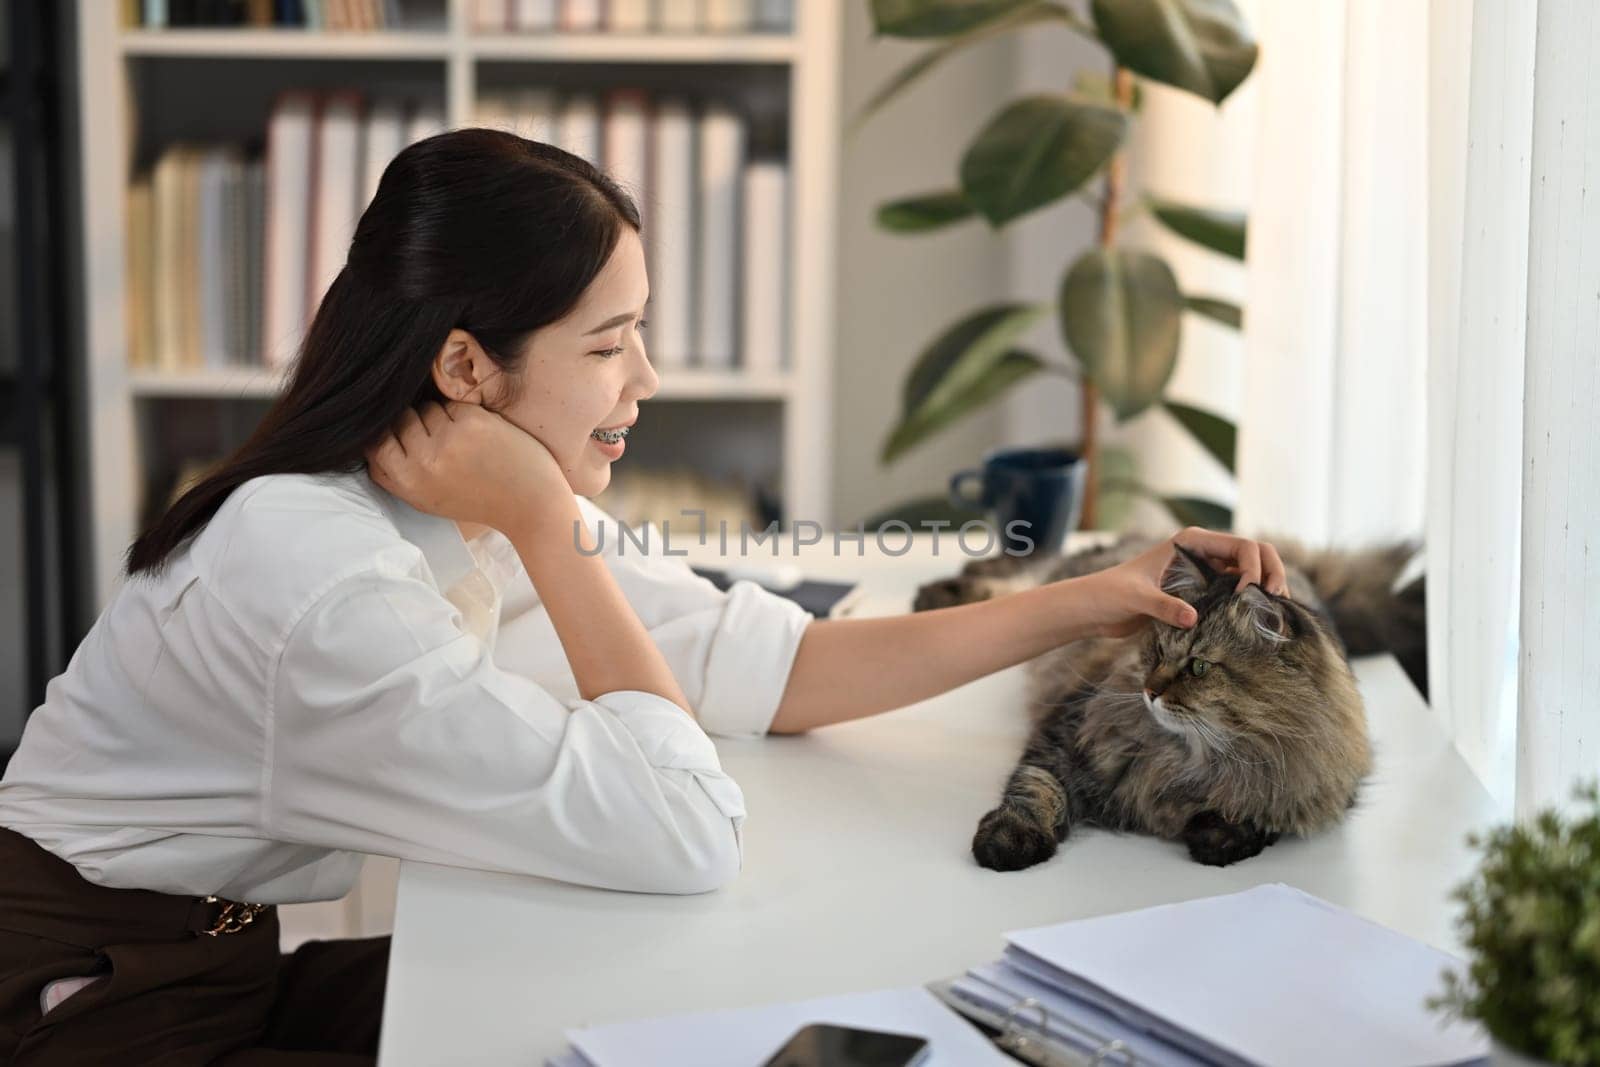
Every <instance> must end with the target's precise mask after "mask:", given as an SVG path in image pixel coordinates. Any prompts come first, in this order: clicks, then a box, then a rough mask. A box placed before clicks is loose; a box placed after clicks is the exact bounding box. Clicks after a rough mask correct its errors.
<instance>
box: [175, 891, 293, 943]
mask: <svg viewBox="0 0 1600 1067" xmlns="http://www.w3.org/2000/svg"><path fill="white" fill-rule="evenodd" d="M199 904H200V905H203V907H200V906H197V908H196V909H195V910H196V911H198V913H199V914H198V915H195V913H194V912H191V917H192V918H194V919H196V920H197V923H196V924H191V926H190V929H191V930H193V931H194V932H195V933H199V934H205V935H206V936H208V937H219V936H221V935H222V934H237V933H240V932H242V931H243V930H244V928H245V927H247V926H249V925H250V924H251V923H253V922H255V921H256V916H257V915H260V914H261V913H262V912H264V911H266V910H267V909H268V908H271V907H272V906H273V905H271V904H245V903H242V902H240V901H237V900H224V899H222V898H221V897H217V896H209V897H201V898H200V901H199ZM208 912H209V918H208Z"/></svg>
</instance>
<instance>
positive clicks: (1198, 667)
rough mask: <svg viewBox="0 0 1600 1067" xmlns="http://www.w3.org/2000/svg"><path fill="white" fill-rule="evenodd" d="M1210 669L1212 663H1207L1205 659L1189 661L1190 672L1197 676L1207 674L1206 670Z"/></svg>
mask: <svg viewBox="0 0 1600 1067" xmlns="http://www.w3.org/2000/svg"><path fill="white" fill-rule="evenodd" d="M1210 669H1211V664H1209V663H1207V662H1206V661H1205V660H1203V659H1192V660H1190V661H1189V673H1190V674H1192V675H1194V676H1195V677H1196V678H1198V677H1200V676H1201V675H1203V674H1205V673H1206V671H1209V670H1210Z"/></svg>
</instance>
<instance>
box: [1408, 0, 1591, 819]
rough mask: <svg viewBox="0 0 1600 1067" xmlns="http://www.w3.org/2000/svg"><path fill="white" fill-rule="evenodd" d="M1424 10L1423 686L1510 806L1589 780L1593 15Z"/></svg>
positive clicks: (1565, 2)
mask: <svg viewBox="0 0 1600 1067" xmlns="http://www.w3.org/2000/svg"><path fill="white" fill-rule="evenodd" d="M1430 16H1431V25H1430V43H1429V50H1428V54H1429V61H1430V78H1429V98H1430V100H1429V103H1430V111H1431V113H1432V119H1433V128H1432V137H1431V140H1430V143H1429V187H1430V205H1429V206H1430V219H1429V242H1428V244H1429V260H1430V273H1431V277H1430V283H1431V284H1430V289H1429V296H1430V305H1431V315H1430V322H1431V326H1432V329H1431V333H1430V358H1429V378H1430V388H1429V400H1430V403H1431V405H1432V420H1431V421H1432V432H1431V433H1430V440H1429V462H1430V485H1429V496H1428V504H1429V516H1428V569H1429V575H1430V582H1429V603H1428V610H1429V616H1430V634H1429V638H1430V641H1429V657H1430V665H1429V668H1430V669H1429V674H1430V685H1431V688H1432V692H1433V697H1434V706H1435V707H1436V708H1437V709H1438V711H1439V713H1440V714H1441V715H1442V716H1444V718H1445V721H1446V722H1447V723H1448V725H1449V726H1450V728H1451V729H1452V731H1453V733H1454V736H1455V739H1456V744H1457V747H1458V748H1459V749H1460V750H1461V752H1462V754H1463V755H1464V756H1465V757H1466V758H1467V760H1468V762H1469V763H1471V764H1472V766H1473V768H1474V770H1476V771H1477V772H1478V774H1479V775H1480V777H1482V778H1483V780H1484V783H1485V784H1486V786H1488V788H1489V790H1490V792H1491V793H1493V794H1494V795H1495V796H1496V797H1497V798H1498V799H1499V800H1500V801H1501V803H1502V805H1504V806H1505V807H1506V808H1507V809H1508V810H1511V811H1514V812H1515V813H1516V814H1518V815H1527V814H1529V813H1531V812H1532V811H1534V810H1535V809H1537V808H1539V807H1543V806H1545V805H1549V804H1561V803H1564V802H1565V801H1566V800H1567V799H1568V797H1569V796H1570V789H1571V786H1572V784H1573V782H1574V781H1575V780H1576V779H1578V778H1581V777H1585V776H1591V775H1594V774H1596V773H1600V691H1597V688H1596V686H1595V683H1594V681H1593V675H1594V673H1595V670H1596V667H1600V612H1597V611H1596V610H1595V608H1594V606H1593V604H1594V590H1595V589H1596V588H1597V587H1600V436H1597V431H1596V426H1597V420H1600V380H1597V378H1596V371H1595V366H1596V357H1597V349H1600V203H1595V202H1594V201H1593V198H1592V197H1590V196H1588V195H1587V188H1586V187H1587V184H1588V182H1589V181H1590V177H1589V176H1590V175H1591V174H1600V110H1597V109H1594V108H1592V107H1591V101H1593V100H1595V99H1597V96H1596V93H1597V90H1600V85H1597V84H1596V78H1595V75H1594V73H1593V64H1592V56H1593V55H1594V54H1595V53H1594V49H1595V48H1597V47H1600V18H1597V17H1596V11H1595V9H1594V7H1593V5H1592V4H1591V3H1589V0H1539V2H1538V3H1531V2H1524V0H1478V2H1476V3H1474V4H1472V5H1471V6H1470V7H1469V6H1468V5H1465V4H1459V3H1456V2H1453V0H1434V3H1433V6H1432V10H1431V12H1430Z"/></svg>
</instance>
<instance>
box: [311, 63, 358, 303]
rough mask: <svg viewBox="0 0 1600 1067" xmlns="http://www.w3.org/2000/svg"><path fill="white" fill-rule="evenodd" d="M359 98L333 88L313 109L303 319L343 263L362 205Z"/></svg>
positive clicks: (317, 301)
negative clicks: (314, 134)
mask: <svg viewBox="0 0 1600 1067" xmlns="http://www.w3.org/2000/svg"><path fill="white" fill-rule="evenodd" d="M360 142H361V97H360V95H359V94H357V93H354V92H344V91H340V92H333V93H328V94H326V95H325V96H323V97H322V98H321V107H320V108H319V109H318V112H317V123H316V148H315V150H314V151H313V153H312V158H313V159H314V160H315V164H314V166H315V178H314V180H313V185H312V202H311V216H310V246H311V248H310V259H311V262H310V266H309V268H308V271H309V274H308V277H307V279H306V284H307V286H308V288H307V289H306V309H307V319H308V321H309V319H310V317H311V316H313V315H314V314H315V313H316V309H317V307H318V306H319V305H320V304H321V303H322V296H323V294H324V293H326V292H327V291H328V286H330V285H332V284H333V281H334V279H335V278H337V277H338V276H339V271H340V270H341V269H342V268H343V267H344V261H345V258H346V257H347V256H348V255H349V254H350V239H351V238H352V237H354V236H355V231H356V220H357V219H359V218H360V217H361V207H362V205H361V204H360V203H358V202H357V198H358V197H359V196H360V187H361V173H360V166H361V155H360V147H361V145H360Z"/></svg>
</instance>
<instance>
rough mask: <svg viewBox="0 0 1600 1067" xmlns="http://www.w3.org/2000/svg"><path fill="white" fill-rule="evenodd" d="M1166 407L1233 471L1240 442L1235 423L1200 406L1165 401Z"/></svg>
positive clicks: (1202, 444)
mask: <svg viewBox="0 0 1600 1067" xmlns="http://www.w3.org/2000/svg"><path fill="white" fill-rule="evenodd" d="M1164 403H1165V406H1166V409H1167V410H1168V411H1169V412H1171V413H1172V417H1173V418H1174V419H1177V420H1178V424H1179V425H1180V426H1182V427H1183V428H1184V429H1185V430H1188V431H1189V433H1190V434H1192V435H1193V436H1194V439H1195V440H1196V441H1199V442H1200V444H1201V446H1202V447H1204V448H1205V450H1206V451H1207V452H1210V453H1211V454H1212V455H1213V456H1215V457H1216V458H1217V462H1218V463H1220V464H1222V465H1223V466H1224V467H1226V468H1228V472H1229V473H1230V474H1231V473H1232V472H1233V457H1234V454H1235V449H1236V448H1237V442H1238V431H1237V430H1236V429H1235V427H1234V425H1233V423H1231V422H1229V421H1228V420H1227V419H1225V418H1223V417H1222V416H1221V415H1216V414H1213V413H1212V412H1209V411H1202V410H1200V409H1199V408H1192V407H1190V406H1189V405H1188V404H1179V403H1176V402H1174V401H1171V400H1168V401H1165V402H1164Z"/></svg>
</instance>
